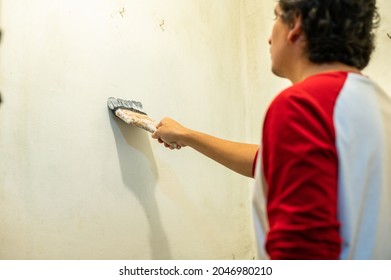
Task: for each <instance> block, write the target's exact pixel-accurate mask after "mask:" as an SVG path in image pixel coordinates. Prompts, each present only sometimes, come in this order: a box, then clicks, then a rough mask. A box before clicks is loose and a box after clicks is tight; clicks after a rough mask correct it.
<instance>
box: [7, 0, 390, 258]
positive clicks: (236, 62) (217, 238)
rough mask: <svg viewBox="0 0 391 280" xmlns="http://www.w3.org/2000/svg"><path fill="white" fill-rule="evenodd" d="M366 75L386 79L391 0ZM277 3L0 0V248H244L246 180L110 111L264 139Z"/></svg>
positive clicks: (276, 85)
mask: <svg viewBox="0 0 391 280" xmlns="http://www.w3.org/2000/svg"><path fill="white" fill-rule="evenodd" d="M378 2H379V6H380V8H381V13H382V15H383V22H382V26H381V28H380V29H379V32H378V48H377V50H376V53H375V55H374V58H373V62H372V63H371V65H370V67H368V69H367V70H366V71H365V72H366V74H368V75H370V76H373V77H374V78H375V79H376V80H377V81H379V84H380V85H381V86H382V87H383V88H385V89H390V88H391V87H390V81H391V79H390V78H391V77H390V75H391V74H390V71H388V67H389V65H390V58H389V56H388V54H389V53H391V52H390V48H391V39H389V38H388V36H387V32H388V33H390V34H391V23H390V19H389V18H388V13H387V11H388V12H390V11H391V6H390V5H391V4H390V3H389V2H387V1H386V0H382V1H378ZM274 5H275V1H258V0H241V1H237V0H207V1H206V0H186V1H184V0H165V1H159V0H133V1H129V0H128V1H126V0H82V1H81V0H67V1H53V0H35V1H22V0H1V6H0V9H1V15H0V26H1V28H2V29H3V33H4V34H3V35H4V36H3V41H2V43H1V46H0V85H1V91H2V94H3V99H4V104H2V106H1V109H0V258H1V259H232V258H236V259H251V258H253V257H254V256H255V252H254V250H255V248H254V239H253V234H252V228H251V204H250V201H251V197H250V196H251V187H250V186H251V183H252V182H251V180H248V179H245V178H243V177H241V176H239V175H236V174H233V173H231V172H230V171H228V170H226V169H224V168H223V167H221V166H219V165H217V164H215V163H214V162H212V161H210V160H209V159H206V158H204V157H203V156H201V155H199V154H197V153H196V152H194V151H193V150H191V149H189V148H188V149H183V150H181V151H169V150H166V149H164V148H163V147H161V146H160V145H158V144H157V143H156V142H154V141H152V140H151V139H150V136H149V135H148V133H147V132H145V131H142V130H139V129H137V128H133V127H129V126H126V125H124V124H123V123H122V122H121V121H119V120H117V119H116V118H114V117H113V116H112V115H111V113H109V112H108V110H107V108H106V100H107V98H108V97H109V96H118V97H122V98H125V99H134V100H138V101H141V102H142V103H143V104H144V107H145V110H146V111H147V112H148V113H149V115H150V116H151V117H153V118H155V119H157V120H158V119H160V118H162V117H164V116H166V115H168V116H172V117H175V118H176V119H178V120H179V121H181V122H182V123H183V124H185V125H188V126H190V127H192V128H194V129H199V130H202V131H204V132H207V133H210V134H214V135H217V136H221V137H224V138H228V139H231V140H238V141H249V142H258V141H259V137H260V136H259V134H260V128H261V124H262V118H263V115H264V112H265V110H266V108H267V106H268V104H269V102H270V101H271V99H272V98H273V97H274V96H275V95H276V94H277V93H278V91H279V90H281V89H282V88H284V87H285V86H287V85H288V83H287V81H285V80H282V79H278V78H276V77H273V75H272V74H271V73H270V61H269V47H268V44H267V39H268V36H269V33H270V29H271V26H272V23H273V21H272V18H273V7H274Z"/></svg>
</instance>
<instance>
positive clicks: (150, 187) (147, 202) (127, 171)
mask: <svg viewBox="0 0 391 280" xmlns="http://www.w3.org/2000/svg"><path fill="white" fill-rule="evenodd" d="M108 113H109V115H110V116H109V117H110V124H111V128H112V130H113V134H114V138H115V142H116V146H117V153H118V159H119V163H120V167H121V175H122V180H123V182H124V184H125V185H126V187H127V188H129V190H130V191H132V193H133V194H134V195H135V196H136V197H137V199H138V201H139V202H140V204H141V205H142V207H143V209H144V213H145V216H146V217H147V220H148V224H149V240H150V245H151V252H152V256H151V258H152V259H160V260H162V259H163V260H164V259H172V256H171V252H170V247H169V244H168V239H167V235H166V233H165V232H164V228H163V226H162V222H161V219H160V213H159V209H158V206H157V201H156V197H155V188H156V182H157V179H158V172H157V167H156V162H155V159H154V157H153V153H152V149H151V146H150V144H149V139H148V134H147V133H146V132H145V131H143V130H141V129H139V128H136V127H132V126H130V125H128V124H126V123H124V122H123V121H122V120H120V119H118V118H117V117H116V116H114V115H113V114H112V113H111V112H110V111H108ZM132 214H134V213H129V217H131V216H132ZM130 238H131V237H130Z"/></svg>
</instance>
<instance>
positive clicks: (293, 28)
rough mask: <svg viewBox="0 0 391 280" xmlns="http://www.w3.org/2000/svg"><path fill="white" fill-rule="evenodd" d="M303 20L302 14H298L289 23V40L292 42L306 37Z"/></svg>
mask: <svg viewBox="0 0 391 280" xmlns="http://www.w3.org/2000/svg"><path fill="white" fill-rule="evenodd" d="M301 26H302V20H301V16H300V15H296V16H295V19H294V21H293V22H292V23H291V24H290V25H289V31H288V41H289V42H291V43H292V44H294V43H296V42H297V41H299V40H302V39H304V32H303V29H302V27H301Z"/></svg>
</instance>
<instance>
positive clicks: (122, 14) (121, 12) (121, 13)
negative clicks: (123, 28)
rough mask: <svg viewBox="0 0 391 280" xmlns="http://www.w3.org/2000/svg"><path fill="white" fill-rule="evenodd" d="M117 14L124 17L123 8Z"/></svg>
mask: <svg viewBox="0 0 391 280" xmlns="http://www.w3.org/2000/svg"><path fill="white" fill-rule="evenodd" d="M119 14H120V15H121V17H124V15H125V8H124V7H122V9H121V10H120V11H119Z"/></svg>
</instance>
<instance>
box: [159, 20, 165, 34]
mask: <svg viewBox="0 0 391 280" xmlns="http://www.w3.org/2000/svg"><path fill="white" fill-rule="evenodd" d="M165 24H166V23H165V22H164V19H162V20H161V21H160V24H159V26H160V29H161V30H162V31H163V32H164V30H165V29H164V25H165Z"/></svg>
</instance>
